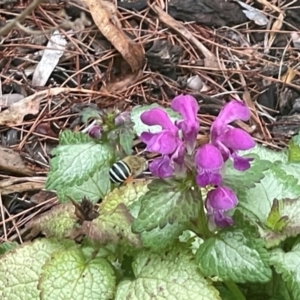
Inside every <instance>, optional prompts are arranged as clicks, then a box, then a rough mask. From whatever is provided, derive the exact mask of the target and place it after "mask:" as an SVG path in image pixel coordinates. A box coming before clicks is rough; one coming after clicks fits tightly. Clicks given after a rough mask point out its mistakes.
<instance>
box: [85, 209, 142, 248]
mask: <svg viewBox="0 0 300 300" xmlns="http://www.w3.org/2000/svg"><path fill="white" fill-rule="evenodd" d="M133 220H134V218H133V217H132V216H131V214H130V213H129V211H128V209H127V207H126V206H125V204H123V203H120V204H118V206H117V207H116V208H115V209H114V210H112V211H110V212H106V213H102V214H100V216H99V217H98V218H97V219H94V220H93V221H92V222H84V223H83V225H82V230H83V232H84V233H85V234H86V235H87V237H88V238H89V239H91V240H95V241H98V242H99V243H101V244H104V245H105V244H107V243H119V242H122V243H126V244H128V245H129V246H134V247H136V248H138V247H141V240H140V237H139V235H137V234H134V233H132V232H131V224H132V222H133Z"/></svg>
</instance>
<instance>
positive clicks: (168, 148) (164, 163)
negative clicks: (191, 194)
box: [140, 108, 184, 178]
mask: <svg viewBox="0 0 300 300" xmlns="http://www.w3.org/2000/svg"><path fill="white" fill-rule="evenodd" d="M141 120H142V122H143V123H144V124H146V125H149V126H152V125H160V126H161V127H162V131H160V132H157V133H150V132H143V133H142V134H141V136H140V138H141V140H142V141H143V142H144V143H146V144H147V147H146V150H147V151H150V152H157V153H160V154H162V157H160V158H158V159H155V160H154V161H153V162H152V163H151V164H150V165H149V169H150V171H151V173H152V174H153V175H154V176H158V177H161V178H166V177H170V176H171V175H172V174H173V172H174V164H173V160H176V161H178V162H183V159H184V145H183V142H182V140H181V139H180V138H179V135H178V131H179V130H178V128H177V127H176V126H175V125H174V124H173V122H172V121H171V120H170V118H169V116H168V114H167V113H166V112H165V111H163V110H162V109H160V108H153V109H151V110H149V111H147V112H144V113H143V114H142V115H141ZM172 159H173V160H172Z"/></svg>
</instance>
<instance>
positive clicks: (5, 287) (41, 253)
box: [0, 239, 75, 300]
mask: <svg viewBox="0 0 300 300" xmlns="http://www.w3.org/2000/svg"><path fill="white" fill-rule="evenodd" d="M74 245H75V243H74V242H73V241H68V240H64V241H59V242H58V241H57V240H52V239H40V240H35V241H34V242H33V243H27V244H23V245H22V246H21V247H18V248H16V249H14V250H12V251H9V252H7V253H6V254H5V255H3V256H2V257H1V259H0V299H2V300H17V299H22V300H33V299H40V298H39V294H40V291H39V290H38V289H37V285H38V282H39V279H40V276H41V274H42V266H43V265H44V263H45V262H46V260H47V259H49V258H50V257H51V255H53V254H54V253H55V252H56V251H62V250H64V249H70V248H71V247H73V246H74Z"/></svg>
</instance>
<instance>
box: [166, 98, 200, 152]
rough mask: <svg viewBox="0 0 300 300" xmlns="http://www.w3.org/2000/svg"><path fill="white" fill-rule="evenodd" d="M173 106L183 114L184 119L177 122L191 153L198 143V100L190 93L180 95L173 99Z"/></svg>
mask: <svg viewBox="0 0 300 300" xmlns="http://www.w3.org/2000/svg"><path fill="white" fill-rule="evenodd" d="M171 108H172V109H173V110H174V111H177V112H179V113H180V114H181V116H182V117H183V118H184V120H179V121H177V122H176V123H175V124H176V126H177V127H178V128H180V129H181V131H182V134H183V138H184V141H185V144H186V147H187V151H188V153H189V154H191V153H192V152H193V150H194V148H195V145H196V139H197V134H198V131H199V122H198V119H197V112H198V110H199V105H198V103H197V100H196V99H195V98H194V97H192V96H190V95H185V96H184V95H180V96H177V97H175V98H174V99H173V100H172V103H171Z"/></svg>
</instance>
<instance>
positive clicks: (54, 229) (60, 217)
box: [26, 203, 77, 239]
mask: <svg viewBox="0 0 300 300" xmlns="http://www.w3.org/2000/svg"><path fill="white" fill-rule="evenodd" d="M76 222H77V220H76V216H75V207H74V205H73V204H72V203H67V204H59V205H56V206H54V207H53V208H52V209H51V210H50V211H47V212H45V213H43V214H41V215H39V216H38V217H36V218H34V219H33V220H31V221H30V222H28V223H27V224H26V227H27V228H28V229H31V230H34V231H38V232H43V233H44V234H45V236H46V237H56V238H58V239H61V238H63V237H68V236H69V235H70V234H71V232H72V231H73V230H74V228H75V226H76Z"/></svg>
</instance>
